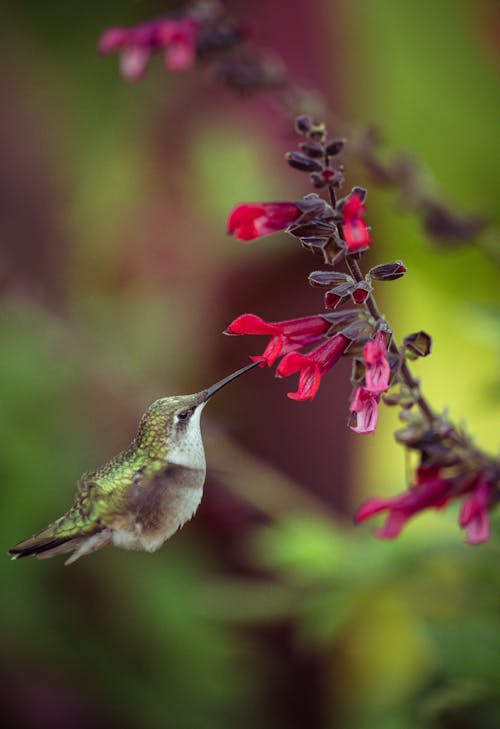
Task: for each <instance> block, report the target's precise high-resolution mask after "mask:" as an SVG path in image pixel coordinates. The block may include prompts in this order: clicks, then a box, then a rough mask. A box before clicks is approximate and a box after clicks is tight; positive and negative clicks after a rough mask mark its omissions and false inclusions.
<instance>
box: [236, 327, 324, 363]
mask: <svg viewBox="0 0 500 729" xmlns="http://www.w3.org/2000/svg"><path fill="white" fill-rule="evenodd" d="M329 328H330V324H329V323H328V322H327V321H325V319H323V317H321V316H305V317H302V318H301V319H288V320H287V321H276V322H267V321H264V319H261V318H260V316H256V315H255V314H242V315H241V316H239V317H238V318H237V319H235V320H234V321H232V322H231V324H230V325H229V326H228V328H227V329H226V331H225V332H224V334H268V335H270V336H271V339H270V341H269V344H268V345H267V347H266V348H265V350H264V352H263V353H262V355H259V356H256V357H251V359H253V361H254V362H261V363H262V366H264V365H265V364H267V365H268V367H271V366H272V365H273V364H274V363H275V362H276V360H277V359H278V357H281V356H282V355H285V354H288V353H290V352H295V350H297V349H301V348H302V347H306V346H308V345H310V344H315V343H316V342H318V341H319V340H320V339H322V337H323V336H324V335H325V334H326V332H327V331H328V329H329Z"/></svg>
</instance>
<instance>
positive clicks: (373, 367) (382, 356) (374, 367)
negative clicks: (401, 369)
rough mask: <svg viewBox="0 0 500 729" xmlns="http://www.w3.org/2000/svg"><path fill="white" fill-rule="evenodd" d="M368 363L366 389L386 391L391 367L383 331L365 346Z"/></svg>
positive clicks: (378, 391) (364, 351)
mask: <svg viewBox="0 0 500 729" xmlns="http://www.w3.org/2000/svg"><path fill="white" fill-rule="evenodd" d="M363 357H364V360H365V365H366V374H365V377H366V389H367V390H369V391H370V392H373V393H380V392H385V391H386V390H387V389H388V388H389V379H390V376H391V368H390V367H389V362H388V361H387V347H386V344H385V337H384V335H383V333H382V332H377V333H376V334H375V338H374V339H372V340H371V341H370V342H367V343H366V344H365V346H364V347H363Z"/></svg>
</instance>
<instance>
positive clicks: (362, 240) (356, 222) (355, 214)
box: [342, 191, 371, 253]
mask: <svg viewBox="0 0 500 729" xmlns="http://www.w3.org/2000/svg"><path fill="white" fill-rule="evenodd" d="M365 213H366V207H365V203H364V194H363V193H359V192H356V191H354V192H352V193H351V194H350V195H349V197H348V198H347V200H346V201H345V202H344V206H343V208H342V214H343V216H344V240H345V242H346V245H347V250H348V251H349V252H351V253H352V252H353V251H359V250H360V249H362V248H369V246H370V242H371V239H370V231H369V230H368V226H367V225H366V223H365V220H364V217H365Z"/></svg>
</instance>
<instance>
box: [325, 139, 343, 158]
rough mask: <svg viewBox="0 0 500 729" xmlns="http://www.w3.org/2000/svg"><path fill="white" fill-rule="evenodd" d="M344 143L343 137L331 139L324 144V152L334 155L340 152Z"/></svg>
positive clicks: (330, 155)
mask: <svg viewBox="0 0 500 729" xmlns="http://www.w3.org/2000/svg"><path fill="white" fill-rule="evenodd" d="M344 144H345V139H332V140H331V142H328V144H327V145H326V149H325V151H326V153H327V155H328V156H329V157H334V156H335V155H336V154H340V152H342V149H343V147H344Z"/></svg>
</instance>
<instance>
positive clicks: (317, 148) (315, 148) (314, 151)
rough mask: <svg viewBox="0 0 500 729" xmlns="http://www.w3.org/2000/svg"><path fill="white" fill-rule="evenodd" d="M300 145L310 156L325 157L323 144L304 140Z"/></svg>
mask: <svg viewBox="0 0 500 729" xmlns="http://www.w3.org/2000/svg"><path fill="white" fill-rule="evenodd" d="M299 146H300V148H301V150H302V151H303V153H304V154H307V156H308V157H323V156H324V154H325V152H324V149H323V147H322V146H321V144H316V143H315V142H302V144H300V145H299Z"/></svg>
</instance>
